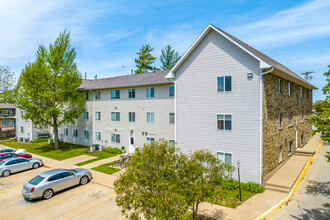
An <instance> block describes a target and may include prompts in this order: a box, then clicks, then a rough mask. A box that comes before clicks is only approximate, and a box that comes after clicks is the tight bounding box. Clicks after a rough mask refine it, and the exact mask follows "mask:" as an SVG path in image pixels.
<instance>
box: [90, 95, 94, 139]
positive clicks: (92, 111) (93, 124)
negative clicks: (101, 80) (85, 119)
mask: <svg viewBox="0 0 330 220" xmlns="http://www.w3.org/2000/svg"><path fill="white" fill-rule="evenodd" d="M89 91H91V92H92V94H93V95H92V96H93V110H92V123H93V126H92V132H93V134H92V144H95V91H93V90H91V89H90V90H89Z"/></svg>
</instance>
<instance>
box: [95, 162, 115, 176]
mask: <svg viewBox="0 0 330 220" xmlns="http://www.w3.org/2000/svg"><path fill="white" fill-rule="evenodd" d="M115 162H117V161H114V162H111V163H106V164H102V165H100V166H98V167H94V168H92V170H95V171H99V172H102V173H106V174H113V173H115V172H117V171H119V170H120V169H118V168H113V167H111V165H112V164H114V163H115Z"/></svg>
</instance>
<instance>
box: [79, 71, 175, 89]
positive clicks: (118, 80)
mask: <svg viewBox="0 0 330 220" xmlns="http://www.w3.org/2000/svg"><path fill="white" fill-rule="evenodd" d="M168 72H169V70H160V71H155V72H148V73H142V74H136V75H124V76H114V77H109V78H101V79H97V80H90V79H84V80H83V83H82V85H81V86H80V87H79V88H80V89H81V90H87V89H108V88H118V87H129V86H139V85H153V84H164V83H168V82H169V80H168V79H166V78H165V76H166V74H167V73H168Z"/></svg>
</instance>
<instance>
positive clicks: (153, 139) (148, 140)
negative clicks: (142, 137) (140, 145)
mask: <svg viewBox="0 0 330 220" xmlns="http://www.w3.org/2000/svg"><path fill="white" fill-rule="evenodd" d="M154 141H155V138H150V137H147V144H151V143H152V142H154Z"/></svg>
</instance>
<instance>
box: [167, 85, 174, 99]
mask: <svg viewBox="0 0 330 220" xmlns="http://www.w3.org/2000/svg"><path fill="white" fill-rule="evenodd" d="M168 91H169V94H168V95H169V96H170V97H172V96H174V86H173V85H171V86H169V87H168Z"/></svg>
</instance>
